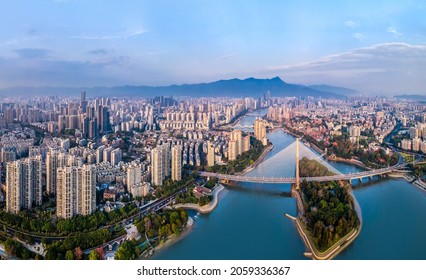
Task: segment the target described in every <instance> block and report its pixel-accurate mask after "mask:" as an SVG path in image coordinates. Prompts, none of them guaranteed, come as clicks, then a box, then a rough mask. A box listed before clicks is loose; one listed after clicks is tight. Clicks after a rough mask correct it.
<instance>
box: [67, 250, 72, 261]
mask: <svg viewBox="0 0 426 280" xmlns="http://www.w3.org/2000/svg"><path fill="white" fill-rule="evenodd" d="M65 259H66V260H73V259H74V254H73V252H72V251H71V250H68V251H67V252H66V254H65Z"/></svg>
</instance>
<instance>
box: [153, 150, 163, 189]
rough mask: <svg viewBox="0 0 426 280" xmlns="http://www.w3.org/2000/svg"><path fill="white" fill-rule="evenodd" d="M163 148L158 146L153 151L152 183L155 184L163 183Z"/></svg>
mask: <svg viewBox="0 0 426 280" xmlns="http://www.w3.org/2000/svg"><path fill="white" fill-rule="evenodd" d="M162 151H163V149H162V148H161V147H156V148H154V149H152V151H151V184H152V185H154V186H161V185H163V178H164V176H163V154H162Z"/></svg>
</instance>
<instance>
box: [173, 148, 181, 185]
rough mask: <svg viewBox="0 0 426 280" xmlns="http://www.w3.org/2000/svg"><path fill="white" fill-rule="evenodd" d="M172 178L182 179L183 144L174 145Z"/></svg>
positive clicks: (175, 179)
mask: <svg viewBox="0 0 426 280" xmlns="http://www.w3.org/2000/svg"><path fill="white" fill-rule="evenodd" d="M172 180H173V181H180V180H182V146H181V145H175V146H173V147H172Z"/></svg>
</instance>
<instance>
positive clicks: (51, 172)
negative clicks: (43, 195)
mask: <svg viewBox="0 0 426 280" xmlns="http://www.w3.org/2000/svg"><path fill="white" fill-rule="evenodd" d="M65 160H66V155H65V153H63V152H60V151H58V150H50V151H49V152H48V153H47V156H46V191H47V193H48V194H55V193H56V174H57V173H56V171H57V169H58V168H59V167H62V166H65V164H66V161H65Z"/></svg>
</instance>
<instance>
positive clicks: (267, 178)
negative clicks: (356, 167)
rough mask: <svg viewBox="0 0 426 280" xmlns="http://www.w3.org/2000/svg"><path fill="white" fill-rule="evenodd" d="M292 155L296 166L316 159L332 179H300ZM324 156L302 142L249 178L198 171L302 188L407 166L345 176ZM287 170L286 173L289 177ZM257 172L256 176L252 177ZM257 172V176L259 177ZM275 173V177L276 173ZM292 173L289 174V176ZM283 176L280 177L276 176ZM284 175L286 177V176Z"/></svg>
mask: <svg viewBox="0 0 426 280" xmlns="http://www.w3.org/2000/svg"><path fill="white" fill-rule="evenodd" d="M294 152H295V155H293V156H294V157H293V158H295V160H296V163H298V162H299V158H300V157H307V158H309V159H314V160H316V161H318V162H319V163H321V164H322V165H324V166H325V167H327V168H328V170H329V171H331V172H333V173H334V175H330V176H320V177H300V176H299V170H298V169H299V164H296V165H295V167H294V165H293V166H290V165H289V163H288V160H287V162H286V159H288V158H289V157H290V158H292V156H291V155H290V154H291V153H294ZM322 156H323V155H318V154H316V153H315V152H313V151H312V150H311V149H310V148H308V147H307V146H305V145H304V144H303V143H302V144H301V145H300V144H299V139H296V141H295V142H294V143H293V144H291V145H289V146H288V147H287V148H285V149H283V150H282V151H280V152H278V153H277V154H276V155H274V156H272V157H271V158H270V159H268V160H266V161H265V162H263V163H261V164H260V165H259V166H258V168H257V170H255V171H257V172H250V173H249V174H247V175H228V174H220V173H213V172H205V171H201V172H199V174H200V176H203V177H214V178H218V179H220V180H229V181H237V182H253V183H267V184H281V183H291V184H296V188H298V187H299V184H300V182H301V181H305V180H306V181H307V182H328V181H339V180H352V179H362V178H367V177H373V176H379V175H383V174H387V173H391V172H393V171H395V170H398V169H401V168H404V167H405V166H406V165H407V163H403V162H402V161H399V162H398V163H397V164H396V165H393V166H389V167H385V168H380V169H373V170H367V171H361V172H354V173H347V174H343V173H341V172H340V171H338V170H337V169H336V168H334V167H333V166H331V165H330V164H329V163H328V162H327V161H326V160H324V159H323V158H322ZM286 171H287V174H288V175H287V174H286ZM252 173H254V174H252ZM256 173H257V174H256ZM274 173H275V174H274ZM289 173H290V174H289ZM278 174H280V175H281V176H277V175H278ZM283 174H284V176H283Z"/></svg>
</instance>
